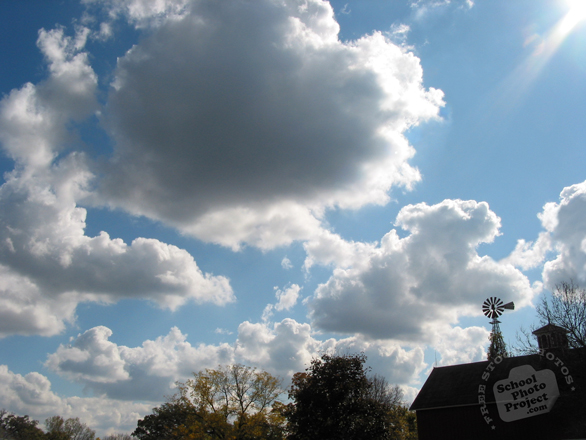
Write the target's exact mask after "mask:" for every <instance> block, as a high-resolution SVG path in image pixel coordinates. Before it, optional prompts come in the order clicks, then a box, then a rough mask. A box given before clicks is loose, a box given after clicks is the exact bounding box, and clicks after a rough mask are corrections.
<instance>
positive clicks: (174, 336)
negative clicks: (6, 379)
mask: <svg viewBox="0 0 586 440" xmlns="http://www.w3.org/2000/svg"><path fill="white" fill-rule="evenodd" d="M111 336H112V331H111V330H110V329H108V328H106V327H103V326H100V327H95V328H92V329H90V330H88V331H86V332H85V333H83V334H80V335H79V336H78V337H77V338H76V339H75V340H74V341H72V343H70V344H68V345H61V346H60V347H59V348H58V349H57V351H56V352H55V353H53V354H51V355H49V357H48V359H47V362H46V364H45V365H46V366H47V367H48V368H50V369H51V370H53V371H55V372H57V373H58V374H60V375H62V376H64V377H65V378H67V379H69V380H72V381H75V382H78V383H80V384H83V385H84V386H85V387H86V389H88V390H92V391H93V392H94V393H95V394H96V395H98V396H100V395H104V396H107V397H108V398H114V399H120V400H150V401H161V400H163V399H164V397H165V396H168V395H170V394H172V392H173V388H174V384H175V382H176V381H178V380H182V381H184V380H186V379H188V378H189V377H190V376H191V373H192V372H195V371H200V370H203V369H205V368H216V367H217V366H218V365H220V364H230V363H234V362H239V363H244V364H247V365H251V366H255V367H258V368H261V369H264V370H267V371H269V372H271V373H273V374H275V375H278V376H280V377H282V378H283V379H288V378H289V377H290V376H291V375H292V374H294V373H296V372H298V371H303V370H304V369H305V368H306V367H307V366H308V365H309V362H310V361H311V359H312V358H314V357H318V356H320V355H321V354H322V353H325V352H341V353H356V352H364V353H366V354H367V356H368V357H369V363H370V364H371V365H373V366H374V367H376V370H377V372H379V373H380V374H384V375H385V376H386V377H387V379H388V380H389V381H391V382H393V383H401V384H408V383H410V382H412V381H413V380H415V379H416V377H417V375H418V374H419V372H420V371H422V369H423V368H424V367H425V363H424V362H423V350H422V348H420V347H416V346H413V347H411V348H410V349H406V348H402V347H401V346H400V345H399V344H398V343H396V342H392V341H368V340H366V339H363V338H360V337H351V338H345V339H340V340H337V339H326V340H320V339H318V338H317V337H316V335H314V332H313V331H312V330H311V326H310V325H309V324H303V323H298V322H296V321H295V320H293V319H289V318H287V319H284V320H283V321H281V322H278V323H274V324H272V323H267V322H263V323H251V322H248V321H246V322H243V323H242V324H240V326H239V328H238V338H237V339H236V341H235V342H234V344H227V343H223V344H219V345H206V344H199V345H197V346H193V345H191V344H190V343H189V342H188V341H187V336H186V335H185V334H183V333H181V331H180V330H179V329H178V328H173V329H172V330H171V331H170V332H169V334H168V335H166V336H163V337H159V338H157V339H155V340H154V341H150V340H149V341H145V342H144V343H143V344H142V346H140V347H126V346H121V345H117V344H115V343H114V342H112V341H110V339H109V338H110V337H111Z"/></svg>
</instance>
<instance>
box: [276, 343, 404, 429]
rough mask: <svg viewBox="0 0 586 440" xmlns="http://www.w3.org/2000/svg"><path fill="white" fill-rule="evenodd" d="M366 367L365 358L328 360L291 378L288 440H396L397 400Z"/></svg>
mask: <svg viewBox="0 0 586 440" xmlns="http://www.w3.org/2000/svg"><path fill="white" fill-rule="evenodd" d="M365 361H366V356H364V355H363V354H359V355H344V356H332V355H327V354H326V355H323V356H322V357H321V358H320V359H313V360H312V361H311V365H310V366H309V368H307V369H306V370H305V372H303V373H297V374H295V375H294V376H293V381H292V385H291V389H290V391H289V398H290V399H291V400H292V401H293V402H292V403H291V404H289V405H288V407H287V410H286V412H285V415H286V417H287V420H288V421H289V425H288V428H287V429H288V431H289V437H288V438H289V439H290V440H328V439H332V440H334V439H335V440H358V439H364V440H387V439H392V438H393V433H392V428H393V422H392V420H391V415H392V414H391V411H392V410H393V408H394V406H393V404H392V403H391V402H392V400H393V398H392V396H390V395H389V394H388V393H385V392H383V390H384V388H385V387H386V386H381V385H382V384H381V380H380V379H376V380H375V381H373V380H370V379H369V378H368V377H367V375H366V373H367V370H366V369H365V368H364V363H365ZM375 384H376V385H375Z"/></svg>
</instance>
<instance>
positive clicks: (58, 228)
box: [0, 28, 234, 336]
mask: <svg viewBox="0 0 586 440" xmlns="http://www.w3.org/2000/svg"><path fill="white" fill-rule="evenodd" d="M87 33H88V32H87V30H85V29H83V28H81V29H80V30H79V31H78V32H77V34H76V36H75V37H74V38H72V37H68V36H66V35H65V34H64V31H63V29H56V30H53V31H44V30H41V31H40V33H39V39H38V46H39V48H40V49H41V51H42V52H43V54H44V55H45V57H46V59H47V62H48V67H49V68H48V70H49V77H48V79H47V80H45V81H44V82H42V83H40V84H39V85H37V86H35V85H33V84H26V85H25V86H24V87H23V88H21V89H18V90H13V91H12V92H11V93H10V94H9V95H7V96H6V97H4V99H2V101H0V143H1V146H2V148H3V150H4V152H5V153H6V154H8V155H9V156H10V157H11V158H12V159H13V160H14V161H15V164H16V165H15V168H14V170H13V171H11V172H10V173H7V174H6V175H5V176H4V179H5V182H4V183H3V184H2V186H1V187H0V272H1V273H2V275H3V277H2V281H1V282H0V297H1V298H2V304H1V305H0V316H1V317H2V318H3V319H2V322H1V323H0V336H4V335H7V334H11V333H21V334H43V335H51V334H55V333H58V332H59V331H61V330H63V328H64V323H65V322H67V321H72V320H74V318H75V316H74V312H75V307H76V305H77V303H78V302H80V301H101V302H114V301H116V300H118V299H120V298H138V299H148V300H151V301H153V302H155V303H157V304H158V305H159V306H160V307H166V308H170V309H175V308H177V307H178V306H180V305H182V304H184V303H185V302H186V301H195V302H198V303H201V302H213V303H215V304H218V305H222V304H225V303H226V302H229V301H232V300H233V299H234V295H233V292H232V289H231V287H230V284H229V281H228V280H227V279H226V278H225V277H221V276H213V275H211V274H204V273H202V272H201V270H200V269H199V267H198V266H197V264H196V262H195V261H194V259H193V257H192V256H191V255H190V254H189V253H187V252H186V251H185V250H182V249H179V248H177V247H175V246H171V245H167V244H165V243H162V242H160V241H158V240H155V239H146V238H138V239H136V240H134V241H133V242H132V243H131V244H130V245H127V244H126V243H124V242H123V241H122V240H120V239H111V238H110V237H109V236H108V234H107V233H106V232H102V233H101V234H100V235H98V236H96V237H88V236H86V235H85V234H84V229H85V218H86V210H85V209H84V208H81V207H79V206H78V201H79V200H81V199H83V198H84V197H85V196H87V194H88V192H89V190H90V186H91V183H92V178H93V175H92V173H91V172H90V171H89V168H88V165H87V161H86V159H85V156H84V155H83V154H81V153H76V152H70V153H67V151H66V148H67V147H68V146H69V145H71V143H72V140H73V139H74V138H73V137H72V134H71V133H69V132H68V124H69V123H70V122H71V121H72V120H78V119H80V118H83V117H84V116H88V115H89V114H90V113H91V112H92V111H95V110H96V108H97V104H96V100H95V93H96V82H97V79H96V76H95V74H94V72H93V70H92V69H91V67H90V66H89V64H88V57H87V54H86V53H84V52H83V51H82V49H83V45H84V44H85V39H86V37H87Z"/></svg>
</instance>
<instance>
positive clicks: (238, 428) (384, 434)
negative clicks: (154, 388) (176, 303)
mask: <svg viewBox="0 0 586 440" xmlns="http://www.w3.org/2000/svg"><path fill="white" fill-rule="evenodd" d="M365 362H366V356H365V355H363V354H356V355H328V354H325V355H323V356H321V358H316V359H313V360H312V362H311V364H310V366H309V367H308V368H307V369H306V370H305V371H304V372H301V373H297V374H295V375H294V376H293V379H292V383H291V386H290V388H289V390H288V393H287V395H288V398H289V401H288V403H285V402H282V401H281V400H279V399H280V398H281V397H283V396H284V394H285V390H284V389H283V388H282V387H281V381H280V380H279V379H278V378H276V377H274V376H273V375H271V374H269V373H268V372H266V371H262V370H258V369H256V368H251V367H247V366H244V365H240V364H235V365H229V366H220V367H218V368H216V369H206V370H204V371H200V372H197V373H194V375H193V378H191V379H189V380H187V381H185V382H177V393H176V394H175V395H173V396H171V397H168V398H167V401H166V402H165V403H163V404H162V405H160V406H158V407H155V408H153V410H152V413H151V414H148V415H146V416H145V417H144V418H143V419H141V420H139V421H138V423H137V427H136V429H135V430H134V432H133V433H132V435H128V434H117V435H110V436H108V437H105V438H103V439H102V440H131V439H139V440H188V439H194V440H195V439H198V440H199V439H200V440H257V439H258V440H313V439H315V440H318V439H319V440H328V439H336V440H346V439H347V440H359V439H364V440H394V439H398V440H399V439H400V440H410V439H416V438H417V429H416V420H415V414H414V413H412V412H410V411H409V410H408V409H407V407H406V406H405V405H404V403H403V401H402V399H403V393H402V391H401V389H400V388H399V387H398V386H390V385H389V384H388V383H387V381H386V380H385V379H384V378H383V377H381V376H377V375H375V376H372V377H370V376H368V373H369V369H368V368H366V367H365V365H364V364H365ZM38 424H39V423H38V421H36V420H33V419H30V418H29V417H28V416H17V415H14V414H11V413H8V412H6V411H4V410H2V411H0V440H25V439H26V440H99V439H96V437H95V432H94V431H93V430H91V429H90V428H89V427H87V425H85V424H84V423H82V422H81V421H80V420H79V419H78V418H71V419H67V420H64V419H63V418H62V417H60V416H54V417H51V418H48V419H47V420H45V427H46V430H45V431H43V430H42V429H41V428H40V427H39V426H38Z"/></svg>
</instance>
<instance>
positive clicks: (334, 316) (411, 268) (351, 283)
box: [306, 200, 534, 342]
mask: <svg viewBox="0 0 586 440" xmlns="http://www.w3.org/2000/svg"><path fill="white" fill-rule="evenodd" d="M396 225H397V226H400V227H401V228H402V229H404V230H406V231H408V232H409V233H410V234H409V235H408V236H406V237H405V238H400V237H399V235H398V234H397V232H396V231H395V230H392V231H390V232H389V233H388V234H386V235H385V236H384V237H383V239H382V240H381V243H380V245H377V246H375V245H368V246H367V245H364V244H356V243H344V242H343V241H342V240H341V239H339V238H338V240H337V241H336V240H335V239H334V238H335V237H334V236H328V237H326V239H327V240H326V241H325V244H324V243H319V242H318V243H310V244H308V246H306V249H307V250H308V252H309V255H308V258H309V259H310V261H312V262H313V261H316V262H320V261H323V262H325V263H332V262H334V263H338V264H340V262H343V263H344V265H343V266H338V267H337V268H336V269H335V270H334V274H333V275H332V277H331V278H330V279H329V280H328V281H327V282H326V283H325V284H322V285H320V286H319V287H318V289H317V290H316V293H315V295H314V296H313V298H311V300H310V301H309V308H310V313H311V317H312V319H313V324H314V325H315V326H316V327H318V328H321V329H325V330H329V331H336V332H343V333H355V332H357V333H362V334H366V335H370V336H371V337H376V338H396V339H403V340H419V341H428V342H429V341H431V340H433V335H434V333H435V332H436V330H437V327H438V325H440V326H441V325H445V324H454V323H456V322H457V321H458V317H459V316H462V315H478V314H479V313H480V306H481V304H482V302H483V301H484V300H485V299H486V298H487V297H490V296H498V297H500V298H503V299H506V300H507V301H515V303H516V304H517V305H518V306H523V305H527V304H528V303H529V302H530V300H531V298H532V296H533V294H534V293H533V291H532V290H531V288H530V285H529V281H528V279H527V278H526V277H525V276H524V275H523V274H522V273H521V272H520V271H519V270H517V269H516V268H515V267H514V266H513V265H511V264H508V263H499V262H496V261H494V260H492V259H491V258H490V257H488V256H484V257H481V256H480V255H478V252H477V247H478V246H479V245H480V244H481V243H489V242H492V241H493V240H494V238H495V237H496V236H497V235H498V229H499V226H500V219H499V218H498V217H497V216H496V215H495V214H494V213H493V212H492V211H491V210H490V209H489V207H488V205H487V204H486V203H483V202H482V203H478V202H475V201H461V200H445V201H443V202H442V203H439V204H437V205H433V206H428V205H426V204H424V203H422V204H418V205H410V206H406V207H405V208H403V209H402V210H401V211H400V212H399V214H398V216H397V220H396ZM339 249H341V250H343V252H341V255H342V257H343V258H341V259H340V260H337V258H336V255H337V254H338V250H339ZM328 250H330V253H329V252H328ZM314 251H315V252H314ZM352 252H354V255H355V257H354V259H352V258H351V256H352Z"/></svg>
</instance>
